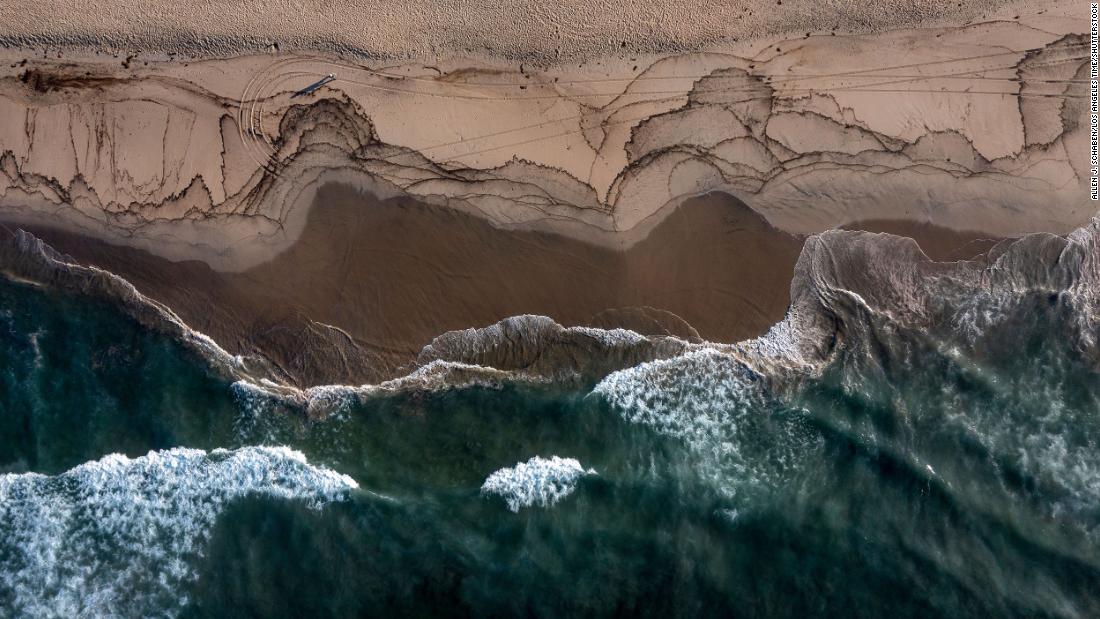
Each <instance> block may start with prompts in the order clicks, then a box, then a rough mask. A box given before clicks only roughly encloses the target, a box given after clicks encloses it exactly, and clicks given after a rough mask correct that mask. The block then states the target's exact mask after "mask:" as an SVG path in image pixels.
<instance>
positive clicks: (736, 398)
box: [594, 349, 824, 497]
mask: <svg viewBox="0 0 1100 619" xmlns="http://www.w3.org/2000/svg"><path fill="white" fill-rule="evenodd" d="M594 393H596V394H599V395H601V396H603V397H604V398H606V399H607V401H608V402H610V403H611V404H612V406H614V407H615V408H616V409H617V410H618V411H619V412H620V414H621V415H622V416H623V417H624V418H625V419H626V420H628V421H630V422H632V423H637V424H641V425H644V426H647V427H649V428H651V429H652V430H654V431H655V432H657V433H659V434H663V435H666V436H672V437H675V438H677V439H680V440H682V441H683V442H684V443H685V444H686V445H687V446H688V447H689V448H690V450H691V452H692V453H693V454H694V455H695V461H696V464H697V466H698V469H699V471H700V472H701V473H702V474H703V475H704V477H706V478H709V480H710V481H711V482H712V483H713V484H714V485H715V487H716V488H717V489H718V490H719V491H721V492H722V493H724V494H726V495H727V496H730V497H734V496H737V495H740V494H745V493H748V492H753V491H754V490H759V489H763V490H767V489H769V488H771V487H774V486H776V485H777V484H780V483H783V481H784V480H785V479H786V478H787V475H788V474H789V473H790V472H791V471H792V470H793V469H794V468H795V467H797V466H799V464H800V462H801V461H802V460H803V459H804V458H806V457H808V456H810V454H811V453H813V452H815V451H816V450H819V449H820V448H821V447H822V445H823V443H824V441H823V439H822V438H821V436H820V435H819V434H818V433H817V432H816V431H814V430H813V429H812V428H810V427H809V426H808V425H807V423H806V422H805V420H804V419H803V418H802V417H800V416H799V415H798V414H797V412H794V413H793V414H792V412H791V411H784V410H777V408H776V407H775V406H773V405H772V403H770V402H769V401H768V398H767V397H766V395H765V393H764V388H763V387H762V385H761V384H760V382H759V379H758V377H757V376H756V375H755V374H754V373H753V372H752V371H751V370H749V369H748V368H746V367H745V366H744V365H743V364H741V363H740V362H739V361H737V360H736V359H735V358H734V357H732V356H730V355H728V354H725V353H722V352H719V351H716V350H712V349H702V350H697V351H693V352H690V353H687V354H684V355H681V356H679V357H674V358H672V359H667V360H661V361H654V362H650V363H643V364H641V365H639V366H636V367H633V368H630V369H626V370H621V371H619V372H615V373H613V374H610V375H609V376H607V377H606V378H605V379H604V380H603V381H601V382H600V383H599V384H598V385H596V388H595V390H594Z"/></svg>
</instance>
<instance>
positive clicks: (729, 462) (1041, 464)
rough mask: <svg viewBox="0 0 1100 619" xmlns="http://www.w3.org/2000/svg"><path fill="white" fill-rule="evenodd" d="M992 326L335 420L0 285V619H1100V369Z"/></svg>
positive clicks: (688, 363)
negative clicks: (794, 374) (757, 368)
mask: <svg viewBox="0 0 1100 619" xmlns="http://www.w3.org/2000/svg"><path fill="white" fill-rule="evenodd" d="M978 313H979V314H981V315H982V316H985V317H986V318H988V319H985V318H983V320H982V321H981V323H980V324H978V323H977V322H975V321H974V320H969V321H965V325H968V326H967V328H964V326H965V325H964V324H963V322H960V323H958V324H956V323H951V322H944V323H943V324H940V325H937V326H936V327H934V328H932V329H924V330H920V331H917V330H907V329H905V328H903V327H900V326H898V325H894V324H891V323H890V322H888V321H887V319H886V318H883V317H879V318H875V319H871V320H870V323H869V324H868V325H866V327H867V333H868V335H867V336H866V337H863V338H862V339H860V340H859V341H855V340H852V341H850V342H848V343H847V344H845V345H843V346H842V347H841V350H840V351H839V352H838V354H837V355H836V358H835V360H834V361H833V362H832V363H831V364H830V365H829V366H828V367H827V368H825V370H824V371H823V372H822V373H821V375H820V376H815V377H813V378H807V379H805V380H802V381H801V382H799V383H797V384H794V385H790V386H788V387H787V388H784V389H783V390H782V392H777V391H775V390H774V387H769V385H768V384H767V382H766V381H763V380H761V378H760V377H759V376H757V375H756V374H754V373H753V372H751V371H748V370H746V369H745V368H744V367H743V366H741V365H740V364H739V363H738V362H736V361H735V360H733V359H732V358H730V357H728V356H726V355H725V354H722V353H720V352H717V351H712V350H705V349H704V350H699V351H695V352H691V353H688V354H686V355H684V356H682V357H678V358H674V359H669V360H665V361H657V362H653V363H648V364H643V365H641V366H638V367H635V368H629V369H626V370H623V371H620V372H617V373H615V374H612V375H610V376H608V377H606V378H604V379H603V380H601V381H600V382H598V383H596V384H590V385H582V386H579V387H571V388H568V389H566V388H562V387H556V386H552V385H546V386H530V385H505V386H502V387H494V388H490V387H467V388H461V389H450V390H444V391H438V392H419V393H405V394H389V395H380V396H378V397H375V398H373V399H368V400H366V401H365V402H360V403H355V404H348V405H346V406H343V407H341V408H339V409H338V410H337V411H336V412H334V414H332V415H330V416H329V417H327V418H325V419H323V420H318V419H310V418H307V417H305V416H304V415H302V414H301V413H300V412H297V411H294V410H290V409H287V408H285V407H284V406H283V405H282V404H280V403H279V402H278V401H276V400H273V399H269V398H267V397H265V396H263V395H262V394H260V393H259V392H257V391H256V390H254V389H249V388H247V387H246V386H244V385H242V384H229V383H226V382H225V381H223V380H220V379H217V378H214V377H212V376H211V375H210V374H209V373H208V372H207V370H206V369H205V368H206V366H205V364H204V363H203V361H202V360H201V359H197V358H195V357H194V356H193V353H190V352H188V351H186V350H185V349H183V348H182V347H180V346H179V345H177V344H175V343H174V342H172V341H169V340H167V339H165V338H163V337H160V336H157V335H154V334H151V333H148V332H145V331H144V330H143V329H142V328H140V327H139V326H137V325H136V324H134V323H133V322H131V321H130V320H129V319H128V318H125V317H123V316H122V315H120V314H119V313H118V312H116V311H115V310H114V309H113V308H112V307H110V306H108V305H105V304H99V303H96V302H90V301H88V300H86V299H80V298H77V297H73V296H68V295H62V294H58V293H53V292H49V291H46V290H43V289H40V288H36V287H32V286H29V285H24V284H17V283H10V282H0V472H2V473H3V474H2V476H0V615H2V616H56V617H70V616H124V617H128V616H134V617H148V616H165V617H213V616H218V617H225V616H228V617H238V616H239V617H255V616H264V617H303V616H316V617H320V616H337V617H343V616H478V617H483V616H539V617H561V616H599V617H605V616H634V615H638V616H659V617H698V616H732V617H741V616H743V617H805V616H822V615H833V616H845V617H881V616H892V617H994V616H995V617H1014V616H1019V617H1095V616H1100V381H1098V380H1097V378H1098V376H1097V367H1098V366H1097V360H1096V359H1092V358H1089V357H1088V355H1087V353H1086V352H1083V350H1082V349H1081V348H1080V347H1078V346H1077V345H1076V342H1075V341H1074V339H1073V337H1070V334H1072V333H1073V331H1072V329H1069V328H1067V324H1068V323H1069V321H1071V320H1072V312H1071V308H1070V307H1068V305H1067V304H1066V303H1065V302H1063V300H1061V299H1060V298H1058V297H1053V298H1051V297H1048V296H1046V295H1037V296H1033V297H1028V296H1025V297H1023V298H1021V299H1019V300H1017V301H1014V302H1013V303H1010V304H1007V305H1004V306H1001V307H998V308H997V312H996V315H995V316H994V317H993V318H990V316H992V314H990V313H989V312H985V313H981V312H978ZM965 314H966V312H965V311H964V310H962V309H960V312H959V316H960V320H962V318H964V317H965V316H964V315H965ZM975 325H977V326H975Z"/></svg>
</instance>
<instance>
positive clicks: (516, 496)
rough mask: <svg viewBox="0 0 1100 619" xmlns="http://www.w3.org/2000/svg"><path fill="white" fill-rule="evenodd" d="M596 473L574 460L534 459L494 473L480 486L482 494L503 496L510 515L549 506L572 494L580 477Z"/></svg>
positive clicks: (536, 457)
mask: <svg viewBox="0 0 1100 619" xmlns="http://www.w3.org/2000/svg"><path fill="white" fill-rule="evenodd" d="M595 474H596V471H595V470H593V469H588V470H585V469H584V467H582V466H581V463H580V462H577V461H576V460H575V459H573V458H559V457H558V456H553V457H551V458H550V459H549V460H547V459H546V458H540V457H538V456H535V457H534V458H531V459H530V460H528V461H527V462H519V463H517V464H516V465H515V466H513V467H508V468H503V469H500V470H499V471H496V472H494V473H493V474H492V475H490V476H489V477H488V478H486V480H485V483H484V484H482V485H481V493H482V494H483V495H484V494H495V495H498V496H500V497H502V498H503V499H504V501H505V502H506V503H507V504H508V509H510V510H512V511H513V512H518V511H519V510H520V508H521V507H531V506H538V507H550V506H551V505H553V504H555V503H557V502H558V501H560V500H562V499H564V498H565V497H567V496H569V495H570V494H572V493H573V491H574V490H575V489H576V488H577V482H578V481H579V480H580V479H581V478H582V477H584V476H585V475H595Z"/></svg>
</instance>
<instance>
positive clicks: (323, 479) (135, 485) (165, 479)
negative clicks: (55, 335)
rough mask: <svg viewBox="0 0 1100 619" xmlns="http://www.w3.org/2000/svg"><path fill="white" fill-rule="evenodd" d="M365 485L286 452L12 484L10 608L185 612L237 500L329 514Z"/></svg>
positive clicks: (152, 460) (187, 453)
mask: <svg viewBox="0 0 1100 619" xmlns="http://www.w3.org/2000/svg"><path fill="white" fill-rule="evenodd" d="M357 487H358V484H356V482H355V481H354V480H353V479H351V478H350V477H348V476H346V475H341V474H339V473H335V472H333V471H330V470H327V469H323V468H318V467H315V466H311V465H309V464H308V463H307V462H306V459H305V456H303V455H302V454H301V453H299V452H297V451H293V450H291V449H288V448H285V447H244V448H240V449H236V450H233V451H228V450H224V449H216V450H214V451H212V452H209V453H207V452H205V451H202V450H198V449H185V448H175V449H169V450H166V451H155V452H149V454H148V455H146V456H142V457H139V458H133V459H131V458H127V457H126V456H122V455H119V454H112V455H109V456H106V457H104V458H102V459H100V460H97V461H94V462H88V463H85V464H82V465H80V466H78V467H75V468H73V469H71V470H69V471H67V472H65V473H62V474H60V475H56V476H46V475H40V474H37V473H26V474H20V475H15V474H8V475H3V476H0V557H2V558H3V561H2V563H0V565H2V567H0V608H3V609H4V611H3V614H9V613H10V615H15V616H34V617H55V616H56V617H72V616H115V615H123V616H150V615H153V614H156V615H158V616H160V615H163V614H164V611H163V609H165V608H168V609H172V610H171V612H170V613H169V614H175V613H176V612H178V611H179V610H180V608H181V607H182V606H183V605H185V604H186V603H187V600H186V598H185V596H183V595H182V594H181V593H180V591H179V590H180V588H181V585H183V584H185V583H186V582H187V581H188V580H190V579H192V578H193V577H194V576H195V568H194V567H193V563H194V559H195V558H197V557H199V556H200V555H201V554H202V552H203V548H204V546H205V543H206V541H207V539H208V537H209V536H210V532H211V529H212V527H213V525H214V522H215V519H216V518H217V516H218V514H219V513H220V512H221V511H222V510H223V508H224V507H225V506H226V505H227V504H228V503H229V502H230V501H233V500H234V499H238V498H240V497H243V496H246V495H260V496H269V497H277V498H283V499H296V500H304V501H308V503H309V504H310V505H311V506H313V507H320V506H322V505H324V504H325V503H327V502H330V501H334V500H340V499H341V498H343V497H345V496H346V494H347V492H348V491H350V490H351V489H353V488H357ZM106 557H115V558H116V559H106Z"/></svg>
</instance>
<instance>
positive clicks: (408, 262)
mask: <svg viewBox="0 0 1100 619" xmlns="http://www.w3.org/2000/svg"><path fill="white" fill-rule="evenodd" d="M972 8H973V6H970V5H968V7H965V9H966V10H970V9H972ZM1078 12H1079V7H1076V6H1070V5H1068V4H1062V3H1057V2H1055V3H1048V4H1044V6H1043V8H1041V9H1029V10H1027V11H1024V10H1022V9H1021V11H1020V14H1019V16H1018V17H1017V15H1015V14H1013V15H1010V16H1004V15H1000V14H998V15H997V18H996V19H993V18H992V17H990V18H989V19H988V20H987V21H981V22H978V23H972V24H967V25H962V26H956V27H927V28H920V29H908V30H893V31H885V32H876V33H870V34H864V35H843V34H838V35H836V36H834V35H832V34H811V35H810V36H806V34H805V33H801V34H799V35H798V36H797V37H794V38H792V35H780V36H776V37H773V38H757V39H754V40H753V41H751V42H735V41H732V40H724V42H722V43H721V44H715V45H714V46H711V47H708V48H707V49H706V51H682V52H661V53H645V54H642V53H635V52H636V51H637V48H634V47H630V46H626V47H621V46H620V47H621V49H620V50H619V52H618V53H617V54H615V55H603V56H596V55H589V56H588V57H587V60H584V59H582V60H579V61H576V62H574V61H572V60H570V61H569V62H565V61H561V62H557V63H555V62H550V61H546V60H542V61H538V62H531V61H524V62H518V61H510V60H504V59H503V57H502V56H500V55H486V54H481V55H475V54H474V53H470V54H469V55H468V56H457V55H453V54H452V55H448V59H447V60H439V59H436V58H432V59H431V60H425V59H423V58H421V59H418V60H402V61H392V62H379V61H367V60H364V59H361V58H360V59H358V60H356V59H352V58H353V56H350V55H345V56H342V57H338V56H335V55H321V54H317V53H308V52H295V53H287V52H276V51H272V52H271V53H267V54H262V55H252V56H241V57H233V58H228V59H213V58H208V59H198V60H194V59H192V60H186V61H185V60H180V59H173V58H164V57H160V56H151V55H126V56H123V57H110V56H105V55H101V54H100V55H96V54H85V55H79V56H73V52H71V51H66V52H64V53H61V54H60V55H61V57H60V58H57V57H56V56H57V54H54V53H50V54H43V53H42V52H40V51H39V52H34V51H26V50H20V49H17V48H9V49H7V50H6V51H4V52H2V55H3V57H4V59H5V61H6V62H5V64H4V65H3V67H4V68H3V70H2V73H0V152H2V154H0V171H2V175H0V220H3V221H4V222H5V223H6V225H7V226H8V228H9V233H8V237H6V238H24V237H18V236H11V235H12V234H14V230H15V229H18V228H23V229H26V230H30V231H32V232H33V233H34V234H35V235H36V236H38V237H39V238H41V239H44V240H45V241H47V242H48V243H49V244H51V245H53V246H55V247H56V248H57V249H59V250H60V251H61V252H63V253H64V254H68V256H67V257H64V256H63V257H61V258H62V260H61V262H62V263H65V264H85V265H94V266H98V267H100V268H104V269H107V270H110V271H112V272H116V273H118V274H120V275H122V276H123V277H124V278H125V279H126V280H128V281H129V282H131V283H133V284H134V285H135V286H136V288H137V291H138V292H140V293H141V294H142V295H144V296H145V297H147V298H148V299H151V300H152V301H154V302H158V303H161V304H163V305H164V307H166V308H167V309H169V310H171V311H173V312H174V313H175V317H174V318H173V320H174V321H176V322H173V323H172V324H177V323H178V324H179V325H184V324H186V325H188V326H190V327H191V328H194V329H197V330H198V331H200V332H202V333H206V334H209V335H211V336H212V337H213V338H214V340H215V341H217V342H218V345H220V346H221V347H224V349H225V351H228V353H230V354H247V355H258V356H259V357H261V358H264V359H266V360H267V362H270V364H272V365H273V371H274V372H275V375H276V376H278V377H279V380H280V381H285V382H288V383H292V384H296V385H316V384H325V383H332V382H348V383H360V382H365V381H377V380H382V379H385V378H392V377H394V376H399V375H403V374H404V373H406V372H408V371H410V370H411V369H414V368H415V367H417V363H418V362H419V361H423V359H421V356H422V355H421V353H420V352H419V351H421V349H422V348H423V347H424V346H425V345H426V344H428V343H429V342H430V341H431V340H432V338H434V337H435V336H437V335H440V334H442V333H443V332H445V331H450V330H456V329H463V328H467V327H481V326H484V325H487V324H492V323H494V322H496V321H498V320H501V319H504V318H506V317H508V316H513V315H522V314H540V315H546V316H549V317H550V318H552V319H553V320H556V321H558V322H560V323H561V324H562V325H564V326H566V327H570V326H585V325H587V326H595V327H602V328H615V327H625V328H628V329H632V330H635V331H637V332H639V333H642V334H644V335H656V336H661V337H674V338H676V339H677V341H682V342H698V341H700V340H712V341H721V342H735V341H738V340H742V339H746V338H751V337H754V336H756V335H760V334H762V333H763V332H764V331H765V330H766V329H767V328H768V326H769V325H771V324H774V323H775V322H777V321H779V320H780V319H781V318H782V317H783V316H784V312H785V310H786V308H787V306H788V303H789V302H790V300H791V296H790V293H789V292H788V291H789V290H790V276H791V273H792V270H793V269H794V268H795V261H796V258H797V255H798V251H799V248H800V247H801V245H802V240H803V238H804V235H807V234H814V233H819V232H822V231H824V230H828V229H830V228H834V227H841V226H849V227H852V226H855V227H862V228H866V229H870V230H883V231H890V232H902V233H904V234H909V235H911V236H915V237H918V238H922V243H923V245H924V247H925V249H926V251H927V253H928V254H929V255H932V256H933V257H936V258H940V259H949V260H958V259H966V258H970V257H971V256H973V255H975V254H977V253H979V252H981V251H984V250H986V249H988V248H989V247H990V246H991V244H992V241H989V240H984V239H996V238H1002V237H1008V236H1017V235H1020V234H1023V233H1027V232H1036V231H1042V232H1052V233H1058V234H1063V233H1066V232H1068V231H1070V230H1072V229H1074V228H1076V227H1079V226H1081V225H1083V224H1085V223H1086V222H1087V221H1088V220H1089V219H1090V217H1091V216H1092V215H1093V213H1094V211H1093V209H1092V206H1091V203H1090V202H1089V201H1088V197H1087V191H1086V190H1085V187H1084V183H1085V153H1086V152H1087V148H1086V144H1085V140H1086V128H1085V126H1084V124H1083V123H1082V122H1081V119H1082V118H1083V111H1084V106H1085V105H1086V100H1085V98H1084V97H1085V95H1086V88H1085V84H1084V83H1083V79H1084V78H1085V77H1086V72H1087V66H1088V59H1087V51H1088V50H1087V41H1086V39H1085V37H1084V36H1083V35H1082V34H1081V32H1082V30H1083V28H1084V27H1085V26H1086V25H1087V21H1083V20H1082V19H1081V18H1080V17H1081V16H1080V15H1078ZM1002 18H1003V19H1002ZM883 23H886V22H883ZM914 23H919V24H922V25H924V24H925V21H924V20H921V19H914ZM869 30H881V28H869ZM764 31H767V29H765V30H764ZM13 32H14V31H13ZM697 43H698V42H697ZM700 45H701V44H699V45H696V46H695V48H696V49H699V48H700ZM578 50H579V48H578ZM624 50H628V51H629V52H630V53H626V52H625V51H624ZM575 51H577V50H575ZM578 53H579V52H578ZM328 73H335V74H336V75H337V79H336V80H335V81H333V82H332V83H330V84H328V85H326V86H325V87H324V88H322V89H320V90H319V91H317V92H316V93H313V94H309V95H306V96H297V97H295V96H292V95H293V94H294V93H295V91H297V90H298V89H301V88H303V87H305V86H306V85H308V84H310V83H311V82H314V81H316V80H317V79H319V78H320V77H321V76H324V75H325V74H328ZM725 194H729V195H725ZM730 196H733V197H730ZM944 228H946V229H950V230H951V232H943V231H942V230H943V229H944ZM922 235H923V236H922ZM19 242H20V243H23V244H24V245H23V247H28V246H29V245H27V244H26V243H27V242H28V241H26V240H25V239H24V240H23V241H19ZM20 251H22V250H20ZM8 266H9V267H10V265H8ZM9 270H11V269H10V268H9ZM81 277H83V276H81ZM78 279H79V278H78ZM796 292H797V291H796ZM210 345H211V346H215V345H214V344H213V343H210ZM202 346H206V344H202V345H201V346H200V347H202Z"/></svg>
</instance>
